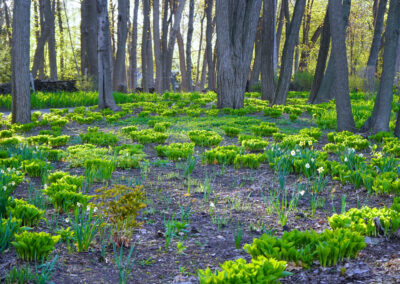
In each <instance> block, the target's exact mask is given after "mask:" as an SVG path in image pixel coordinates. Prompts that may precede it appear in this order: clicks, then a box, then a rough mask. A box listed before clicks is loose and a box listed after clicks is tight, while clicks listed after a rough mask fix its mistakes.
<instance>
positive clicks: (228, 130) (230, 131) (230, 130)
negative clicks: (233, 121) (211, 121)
mask: <svg viewBox="0 0 400 284" xmlns="http://www.w3.org/2000/svg"><path fill="white" fill-rule="evenodd" d="M224 131H225V135H226V136H228V137H237V136H238V135H239V133H240V129H239V128H237V127H233V126H226V127H225V128H224Z"/></svg>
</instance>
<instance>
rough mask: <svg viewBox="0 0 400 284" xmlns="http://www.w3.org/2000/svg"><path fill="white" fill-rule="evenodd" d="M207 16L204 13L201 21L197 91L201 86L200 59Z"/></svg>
mask: <svg viewBox="0 0 400 284" xmlns="http://www.w3.org/2000/svg"><path fill="white" fill-rule="evenodd" d="M205 18H206V14H205V13H204V14H203V17H201V21H200V40H199V50H198V51H197V69H196V84H195V85H196V91H198V87H199V83H200V82H199V77H200V59H201V50H202V46H203V26H204V19H205Z"/></svg>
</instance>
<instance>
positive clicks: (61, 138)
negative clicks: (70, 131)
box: [49, 135, 70, 147]
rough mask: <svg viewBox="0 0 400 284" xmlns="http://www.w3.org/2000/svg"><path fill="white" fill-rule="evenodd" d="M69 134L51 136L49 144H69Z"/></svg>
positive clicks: (56, 145)
mask: <svg viewBox="0 0 400 284" xmlns="http://www.w3.org/2000/svg"><path fill="white" fill-rule="evenodd" d="M69 138H70V137H69V136H68V135H62V136H57V137H49V146H51V147H61V146H65V145H67V143H68V141H69Z"/></svg>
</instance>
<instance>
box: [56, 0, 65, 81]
mask: <svg viewBox="0 0 400 284" xmlns="http://www.w3.org/2000/svg"><path fill="white" fill-rule="evenodd" d="M62 9H63V8H62V4H61V0H57V19H58V30H59V32H60V37H59V46H60V51H61V52H60V54H59V58H60V71H61V72H60V73H61V79H64V47H65V43H64V26H63V21H62V16H61V15H62Z"/></svg>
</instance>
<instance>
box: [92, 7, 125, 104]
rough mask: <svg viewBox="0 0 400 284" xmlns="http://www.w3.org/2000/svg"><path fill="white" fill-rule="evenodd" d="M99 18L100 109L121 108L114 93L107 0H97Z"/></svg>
mask: <svg viewBox="0 0 400 284" xmlns="http://www.w3.org/2000/svg"><path fill="white" fill-rule="evenodd" d="M97 19H98V29H97V31H98V40H97V42H98V50H97V54H98V60H99V62H98V70H99V75H98V78H99V109H104V108H109V109H111V110H113V111H117V110H120V107H118V106H117V105H116V104H115V101H114V97H113V93H112V73H111V68H112V66H111V37H110V22H109V20H108V13H107V0H97Z"/></svg>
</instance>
